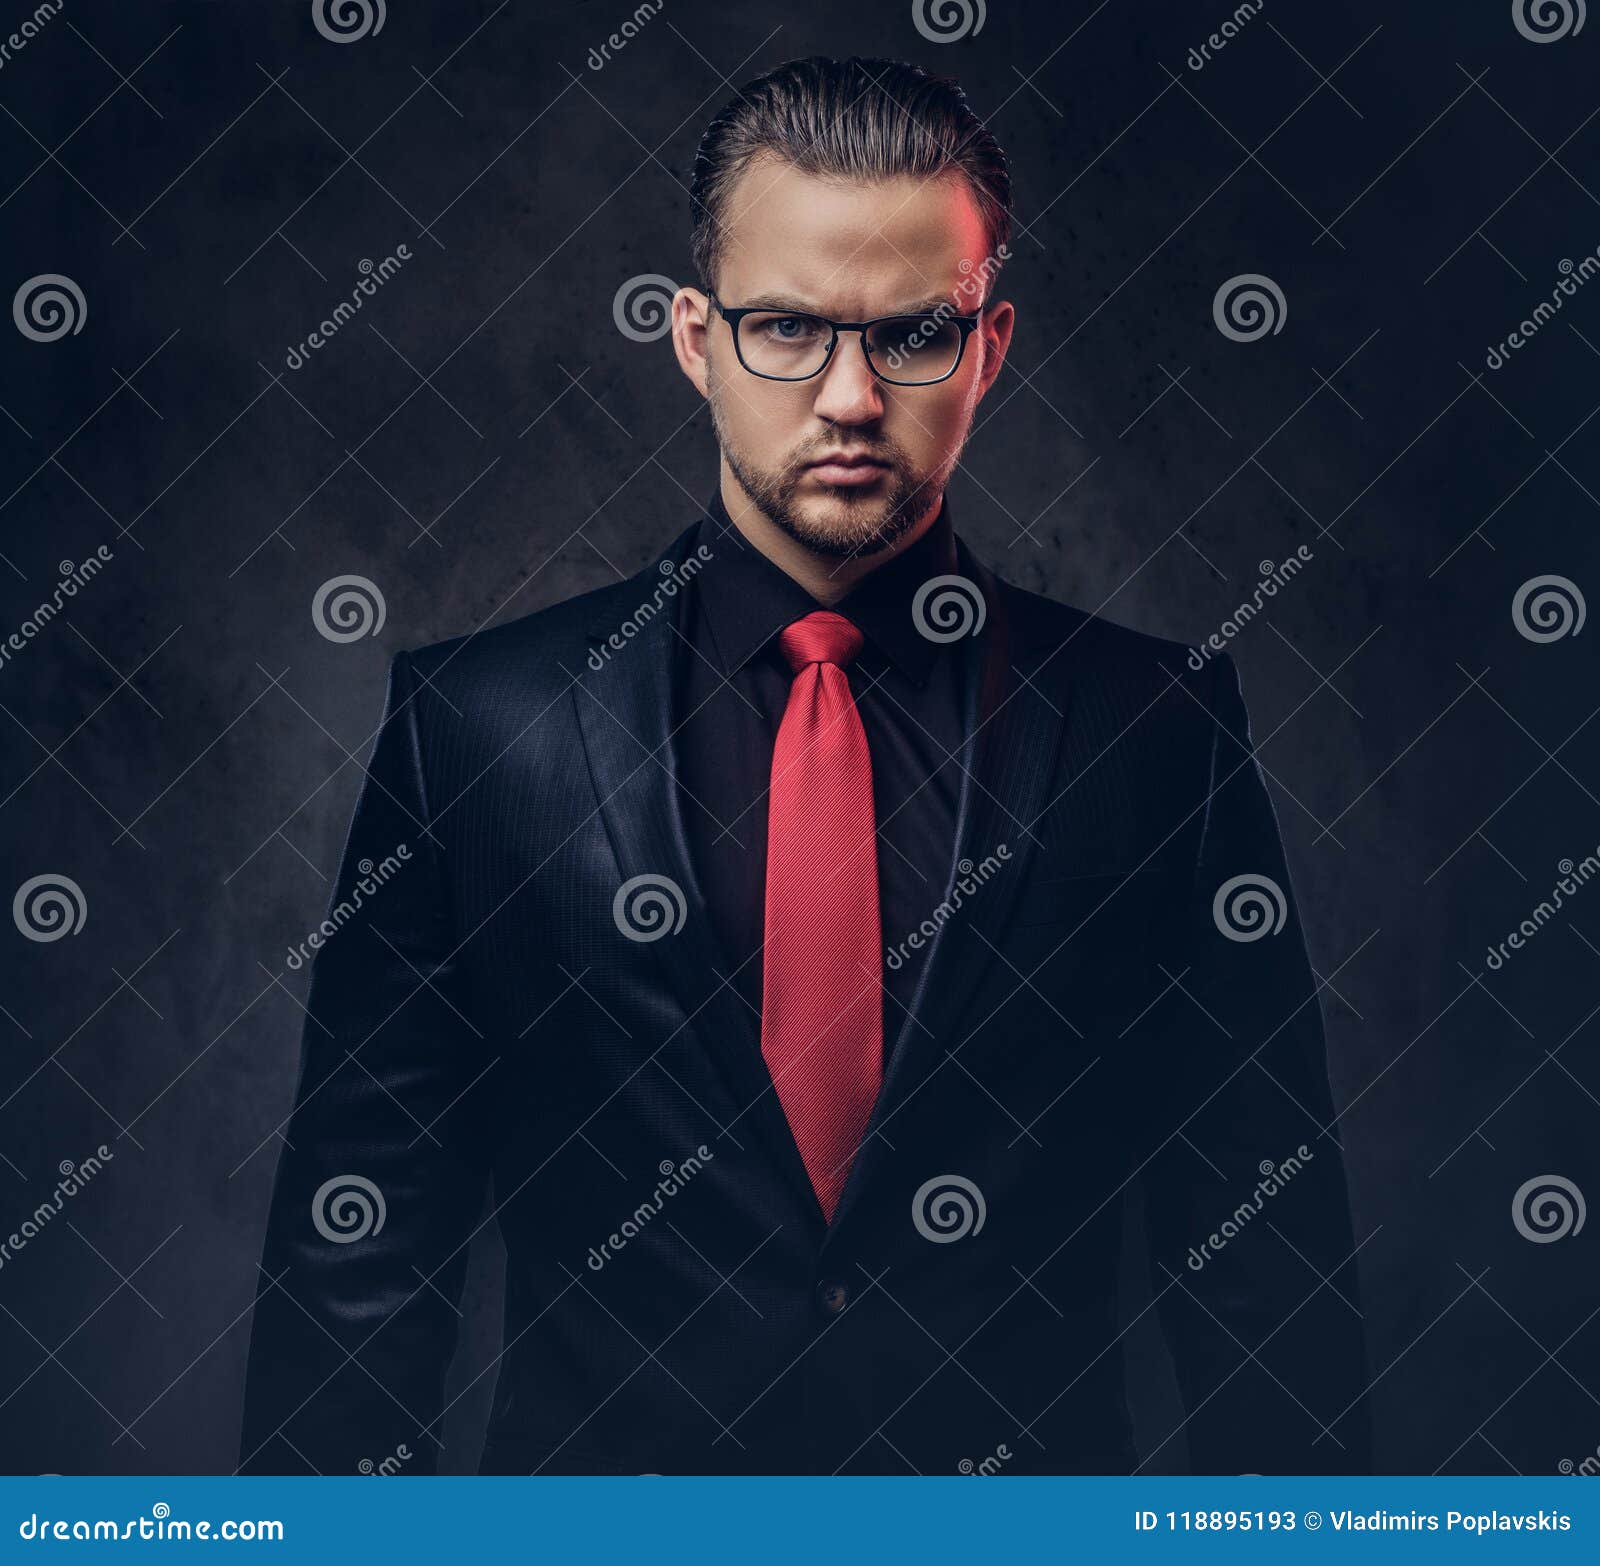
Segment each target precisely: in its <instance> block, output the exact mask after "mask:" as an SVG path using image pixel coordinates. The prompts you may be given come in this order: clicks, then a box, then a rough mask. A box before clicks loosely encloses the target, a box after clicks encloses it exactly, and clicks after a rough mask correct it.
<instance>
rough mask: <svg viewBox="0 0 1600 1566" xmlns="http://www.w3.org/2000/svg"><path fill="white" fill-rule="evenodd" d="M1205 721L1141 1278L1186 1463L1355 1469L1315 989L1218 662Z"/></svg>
mask: <svg viewBox="0 0 1600 1566" xmlns="http://www.w3.org/2000/svg"><path fill="white" fill-rule="evenodd" d="M1211 716H1212V717H1213V719H1214V720H1215V721H1214V723H1212V724H1209V725H1207V727H1208V729H1209V730H1210V739H1211V746H1212V754H1211V766H1210V774H1209V780H1208V783H1207V792H1208V796H1209V797H1208V801H1207V803H1206V804H1205V806H1204V808H1203V811H1202V823H1203V824H1202V826H1201V829H1200V833H1199V845H1198V854H1197V859H1196V864H1195V877H1194V882H1193V885H1192V887H1191V889H1190V892H1189V896H1188V900H1187V905H1186V907H1185V908H1184V910H1183V913H1182V924H1181V949H1180V950H1179V951H1177V952H1175V953H1174V954H1173V962H1172V966H1171V973H1172V976H1173V977H1174V979H1175V980H1177V982H1176V983H1174V984H1173V986H1172V988H1171V989H1170V990H1169V991H1168V993H1167V995H1166V997H1165V998H1164V1000H1163V1003H1162V1004H1163V1018H1162V1022H1161V1025H1160V1029H1159V1034H1158V1037H1159V1048H1160V1051H1161V1054H1160V1057H1159V1058H1160V1077H1161V1080H1162V1081H1163V1082H1164V1084H1165V1085H1166V1086H1167V1088H1168V1091H1167V1092H1166V1093H1165V1094H1163V1095H1161V1096H1160V1097H1158V1098H1157V1100H1156V1101H1157V1103H1159V1104H1161V1105H1162V1106H1163V1109H1164V1114H1163V1115H1162V1117H1161V1119H1160V1123H1159V1124H1158V1126H1157V1127H1156V1128H1155V1137H1156V1139H1157V1140H1159V1139H1160V1138H1161V1137H1163V1136H1165V1137H1166V1141H1165V1142H1164V1143H1162V1145H1161V1147H1160V1150H1159V1152H1158V1153H1157V1154H1156V1156H1155V1157H1154V1158H1153V1159H1152V1160H1151V1162H1150V1163H1149V1164H1148V1165H1147V1166H1146V1168H1145V1171H1144V1175H1143V1177H1142V1179H1143V1185H1144V1194H1145V1211H1146V1222H1147V1226H1148V1231H1149V1234H1150V1241H1151V1248H1152V1261H1153V1266H1152V1282H1153V1285H1154V1287H1155V1288H1156V1290H1158V1291H1161V1292H1160V1307H1159V1309H1160V1314H1161V1319H1162V1324H1163V1328H1164V1330H1165V1332H1166V1336H1167V1339H1168V1343H1169V1346H1170V1348H1171V1351H1172V1356H1173V1361H1174V1365H1175V1369H1176V1372H1177V1377H1178V1382H1179V1387H1180V1390H1181V1392H1182V1395H1183V1401H1184V1405H1185V1410H1186V1414H1187V1419H1186V1422H1185V1428H1186V1433H1187V1437H1188V1443H1189V1451H1190V1461H1191V1466H1192V1468H1193V1471H1194V1472H1196V1473H1232V1474H1240V1473H1260V1474H1270V1473H1283V1474H1297V1473H1299V1474H1314V1473H1363V1472H1368V1473H1369V1472H1371V1463H1372V1456H1371V1433H1370V1425H1369V1414H1368V1407H1367V1399H1366V1388H1367V1386H1368V1382H1369V1376H1368V1373H1367V1367H1366V1359H1365V1351H1364V1340H1363V1334H1362V1317H1361V1314H1360V1309H1361V1301H1360V1296H1359V1292H1358V1285H1357V1267H1356V1262H1355V1260H1354V1253H1355V1241H1354V1239H1353V1237H1352V1232H1351V1227H1352V1226H1351V1216H1350V1205H1349V1197H1348V1192H1347V1188H1346V1181H1345V1169H1344V1159H1343V1153H1342V1149H1341V1145H1340V1141H1339V1132H1340V1128H1339V1126H1338V1125H1336V1124H1334V1123H1333V1121H1334V1110H1333V1107H1332V1103H1331V1095H1330V1092H1329V1086H1328V1071H1327V1052H1326V1044H1325V1040H1324V1036H1323V1024H1322V1013H1321V1009H1320V1006H1319V1003H1318V991H1317V981H1316V979H1315V977H1314V976H1313V974H1312V971H1311V965H1310V962H1309V961H1308V959H1307V953H1306V944H1305V937H1304V934H1303V931H1302V929H1301V924H1300V918H1299V913H1298V909H1297V907H1296V904H1295V898H1294V893H1293V889H1292V887H1291V885H1290V879H1289V869H1288V865H1287V862H1286V860H1285V857H1284V850H1283V843H1282V839H1281V836H1280V833H1279V829H1278V821H1277V817H1276V815H1275V813H1274V809H1273V805H1272V801H1271V798H1270V796H1269V795H1268V793H1267V788H1266V784H1265V782H1264V780H1263V777H1262V773H1261V769H1260V767H1259V765H1258V763H1257V762H1256V760H1255V755H1254V751H1253V748H1252V743H1251V736H1250V725H1249V720H1248V718H1247V716H1246V712H1245V705H1244V699H1243V696H1242V694H1241V692H1240V688H1239V676H1238V672H1237V670H1236V668H1235V667H1234V663H1233V660H1232V658H1231V657H1229V656H1226V655H1224V656H1222V657H1220V658H1219V659H1218V660H1217V661H1216V663H1215V665H1214V677H1213V685H1212V693H1211ZM1169 1133H1170V1134H1169ZM1163 1433H1164V1432H1163Z"/></svg>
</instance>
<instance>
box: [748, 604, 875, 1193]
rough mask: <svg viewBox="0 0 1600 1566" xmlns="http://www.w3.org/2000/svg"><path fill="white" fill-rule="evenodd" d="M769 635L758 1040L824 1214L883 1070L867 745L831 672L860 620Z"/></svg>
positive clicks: (829, 617)
mask: <svg viewBox="0 0 1600 1566" xmlns="http://www.w3.org/2000/svg"><path fill="white" fill-rule="evenodd" d="M778 642H779V645H780V646H781V647H782V648H783V653H784V656H785V657H786V658H787V659H788V660H789V666H790V668H792V669H793V670H794V684H793V685H791V686H790V687H789V704H788V706H787V707H785V708H784V712H783V722H782V724H781V725H780V726H779V728H778V738H777V743H776V744H775V745H774V746H773V750H772V791H771V796H770V801H769V811H768V823H767V909H766V941H765V946H766V951H765V958H764V962H763V967H762V998H761V1053H762V1055H763V1056H764V1057H765V1059H766V1062H767V1069H768V1070H769V1071H770V1072H771V1073H772V1080H773V1085H774V1087H775V1088H776V1089H777V1094H778V1100H779V1102H780V1103H781V1104H782V1105H783V1112H784V1114H786V1115H787V1116H788V1117H789V1127H790V1129H791V1130H792V1131H793V1133H794V1139H795V1144H796V1146H798V1147H799V1149H800V1157H801V1159H802V1160H803V1161H804V1163H805V1166H806V1173H807V1174H808V1175H810V1177H811V1184H812V1187H813V1188H814V1189H815V1191H816V1193H817V1200H818V1202H820V1203H821V1205H822V1211H823V1213H824V1214H825V1215H826V1216H827V1218H828V1220H829V1221H830V1222H831V1221H832V1219H833V1212H834V1208H836V1207H837V1206H838V1205H839V1194H840V1192H841V1191H843V1190H844V1183H845V1178H846V1176H848V1175H849V1173H850V1164H851V1161H852V1160H853V1159H854V1158H855V1155H856V1149H857V1148H858V1147H859V1146H860V1144H861V1138H862V1136H863V1134H864V1133H865V1131H866V1129H867V1120H868V1118H869V1117H870V1116H871V1114H872V1106H873V1103H874V1101H875V1100H876V1099H877V1096H878V1088H879V1086H880V1084H881V1083H882V1080H883V967H882V961H883V959H882V956H881V951H880V945H881V943H880V940H879V929H878V845H877V837H876V822H875V820H874V815H873V805H872V758H871V757H870V756H869V755H868V753H867V736H866V732H865V731H864V730H863V729H862V727H861V715H860V714H859V713H858V712H857V711H856V703H855V698H854V697H853V696H852V695H851V694H850V681H849V679H848V677H847V676H846V675H845V672H844V671H845V665H846V664H848V663H849V662H850V660H851V659H852V658H854V657H855V655H856V654H857V653H858V652H860V651H861V633H860V631H858V630H857V629H856V628H855V626H853V625H852V624H851V623H850V622H849V621H848V620H847V619H845V617H844V616H843V615H842V614H833V613H832V612H831V611H829V610H826V609H823V610H818V611H817V612H816V613H815V614H808V615H807V616H806V617H805V618H804V619H803V620H797V621H796V622H795V623H794V624H793V625H790V626H787V627H785V629H784V630H783V631H782V632H781V633H780V634H779V637H778Z"/></svg>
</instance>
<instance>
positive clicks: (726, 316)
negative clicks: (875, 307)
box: [706, 289, 988, 386]
mask: <svg viewBox="0 0 1600 1566" xmlns="http://www.w3.org/2000/svg"><path fill="white" fill-rule="evenodd" d="M706 298H707V299H708V300H709V301H710V302H711V303H712V304H713V305H714V306H715V307H716V311H717V314H718V315H720V316H721V317H722V319H723V320H724V321H726V322H727V323H728V330H729V331H731V332H732V333H733V351H734V354H735V356H736V357H737V358H738V360H739V365H740V368H741V369H743V370H744V371H745V373H746V374H748V375H754V376H755V377H756V378H757V379H758V380H763V381H777V382H778V383H779V384H780V385H785V386H798V385H799V384H800V383H801V382H802V381H811V380H815V379H816V378H817V376H819V375H821V374H822V372H823V371H824V370H825V369H827V368H828V366H829V365H830V364H831V363H832V362H833V351H834V349H835V348H837V347H838V346H839V333H840V332H859V333H860V334H861V357H862V358H863V359H865V360H866V361H867V368H868V369H869V370H871V371H872V373H873V375H874V376H875V377H876V378H877V379H878V380H880V381H882V382H883V384H884V385H885V386H938V385H940V384H941V383H942V382H944V381H947V380H949V379H950V377H951V376H952V375H954V374H955V373H956V371H957V370H959V369H960V368H961V361H962V360H963V359H964V358H965V357H966V354H967V339H968V338H969V337H971V336H972V334H973V332H974V331H975V330H976V329H977V327H978V323H979V322H980V321H981V320H982V319H983V312H984V311H985V310H986V309H988V305H987V304H984V305H980V306H979V307H978V309H977V310H976V311H975V312H974V313H973V314H971V315H954V314H951V315H947V316H943V317H942V318H941V319H943V320H946V321H950V322H953V323H954V324H955V325H956V326H958V327H960V328H961V341H960V342H959V343H958V344H957V345H956V357H955V362H954V363H953V364H952V365H951V366H950V368H949V369H948V370H946V371H945V372H944V374H943V375H940V376H936V377H935V378H934V379H933V380H931V381H891V380H890V379H889V377H888V376H887V375H885V374H884V373H883V372H882V371H881V370H880V369H879V368H878V367H877V365H876V364H874V363H873V362H872V350H871V349H870V348H868V347H867V329H868V328H869V327H873V326H877V325H878V324H879V323H880V322H882V321H913V320H919V319H926V318H928V317H930V316H936V315H938V311H936V310H897V311H896V312H895V313H894V314H893V315H875V316H873V317H872V319H871V320H870V321H833V320H829V318H828V317H827V316H825V315H818V314H817V312H816V311H815V310H784V309H777V308H774V307H773V306H772V305H735V306H733V307H732V308H731V309H730V308H729V307H728V306H727V305H725V304H723V302H722V301H721V300H720V299H718V298H717V296H716V294H715V293H713V292H711V291H710V290H709V289H708V290H707V292H706ZM747 315H793V316H804V317H805V318H806V319H807V320H811V321H820V322H821V323H822V325H824V326H826V327H827V328H828V330H829V331H830V332H832V333H833V336H832V337H831V338H830V340H829V342H828V347H827V351H826V352H825V353H824V354H823V356H822V363H821V364H819V365H818V366H817V367H816V369H814V370H812V371H811V372H810V374H808V375H767V374H766V373H764V372H763V371H761V370H752V369H751V368H750V366H749V364H748V363H747V362H746V360H745V356H744V349H743V348H742V347H741V346H740V345H739V323H740V321H742V320H743V319H744V318H745V317H746V316H747Z"/></svg>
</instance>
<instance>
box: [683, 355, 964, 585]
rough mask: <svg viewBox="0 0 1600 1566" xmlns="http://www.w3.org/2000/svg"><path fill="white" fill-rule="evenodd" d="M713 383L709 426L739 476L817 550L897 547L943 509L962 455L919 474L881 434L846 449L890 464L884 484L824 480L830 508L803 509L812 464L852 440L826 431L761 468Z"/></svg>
mask: <svg viewBox="0 0 1600 1566" xmlns="http://www.w3.org/2000/svg"><path fill="white" fill-rule="evenodd" d="M709 387H710V394H709V396H708V397H707V402H708V404H709V406H710V408H711V425H712V428H713V429H714V430H715V431H716V436H717V444H718V445H719V446H720V447H721V448H722V455H723V457H724V459H725V460H726V461H727V464H728V467H729V469H730V470H731V471H732V473H733V476H734V477H735V478H736V479H738V481H739V483H740V485H741V487H742V488H743V489H744V492H745V494H747V495H748V496H749V497H750V499H751V501H752V502H753V503H754V505H755V507H756V509H757V510H758V511H759V512H760V513H761V514H762V515H763V516H764V517H766V518H767V520H768V521H769V522H771V523H772V525H773V526H774V527H776V528H777V529H778V530H779V531H780V532H783V533H786V534H787V535H788V536H789V537H790V538H792V539H793V540H794V541H795V542H796V543H797V544H800V545H801V546H803V547H804V548H806V549H808V550H810V551H811V552H812V553H813V554H818V555H826V556H830V557H833V558H836V559H852V558H855V557H858V556H862V555H876V554H881V553H882V552H883V551H884V550H886V549H890V548H892V547H893V546H894V545H895V544H897V543H898V542H899V541H900V540H901V539H902V538H904V537H905V535H906V534H907V533H908V532H910V530H911V529H912V528H913V527H915V526H916V524H917V522H918V521H919V520H920V519H921V517H922V516H923V515H924V514H925V513H926V512H927V511H929V510H930V509H936V508H937V506H938V502H939V497H940V496H941V495H942V494H943V493H944V486H945V482H946V481H947V480H948V478H949V477H950V474H951V472H952V471H953V470H954V468H955V465H956V461H957V459H958V457H959V456H960V452H959V450H958V451H956V452H954V453H952V454H951V455H950V457H949V459H948V460H947V461H946V462H945V463H943V464H941V465H940V467H939V468H938V469H936V470H935V471H934V472H932V473H926V474H922V475H918V474H917V473H916V472H914V471H913V469H912V467H911V464H910V462H909V460H908V459H907V457H906V454H905V452H904V451H903V450H902V449H901V448H900V447H899V446H898V445H896V443H895V442H894V441H892V440H888V439H886V438H884V437H882V436H880V437H879V438H878V439H876V440H873V441H869V442H866V443H864V444H862V445H860V446H848V448H847V449H849V450H851V451H859V452H860V454H861V455H863V456H870V457H872V458H873V460H874V461H879V462H882V463H884V464H885V465H886V467H887V469H888V475H887V478H886V480H885V483H884V484H883V485H874V486H873V487H872V492H871V493H870V494H869V493H864V492H863V491H862V489H861V488H859V487H857V486H854V485H843V484H823V485H821V486H820V494H821V496H822V497H825V507H826V509H825V510H824V511H823V512H822V514H821V515H816V514H814V513H813V512H810V511H807V510H805V509H802V504H803V503H802V502H801V501H800V499H799V492H800V486H801V485H802V484H803V483H807V482H814V481H811V480H809V479H808V475H807V467H808V465H809V464H810V463H812V462H814V461H816V459H817V458H818V457H819V456H820V455H821V454H822V453H823V452H824V451H827V450H829V449H831V448H833V447H844V446H846V445H847V443H845V442H842V441H840V440H838V439H837V438H835V437H834V436H832V435H829V434H823V435H822V436H820V437H819V438H818V439H817V440H815V441H810V442H807V444H806V445H805V446H804V447H802V448H801V449H800V450H799V451H797V452H796V453H795V454H794V455H793V456H791V457H790V458H789V460H788V461H786V462H785V463H784V464H783V465H782V466H781V467H777V468H766V467H762V466H760V465H759V464H758V463H756V462H755V461H754V460H753V459H752V458H751V457H750V456H749V455H748V454H747V453H745V452H743V451H741V450H740V449H739V447H738V445H737V444H736V443H735V441H734V439H733V436H732V432H731V431H730V430H729V429H728V427H727V423H726V421H725V420H724V419H723V417H722V408H721V396H720V388H719V385H718V381H717V377H716V375H715V373H714V372H713V374H712V375H711V377H710V381H709ZM885 486H886V487H885Z"/></svg>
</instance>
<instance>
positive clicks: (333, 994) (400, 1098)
mask: <svg viewBox="0 0 1600 1566" xmlns="http://www.w3.org/2000/svg"><path fill="white" fill-rule="evenodd" d="M414 698H415V688H414V683H413V675H412V671H411V666H410V661H409V659H408V658H407V656H406V654H404V653H400V654H398V655H397V656H396V657H395V659H394V662H393V664H392V666H391V669H390V674H389V687H388V697H387V702H386V708H385V713H384V719H383V723H382V726H381V728H380V729H379V732H378V739H377V742H376V745H375V747H374V749H373V753H372V757H371V760H370V761H369V763H368V766H367V772H366V776H365V779H364V782H363V785H362V789H361V794H360V798H359V801H358V803H357V806H356V811H355V816H354V819H353V820H352V822H351V825H350V829H349V833H348V836H347V839H346V842H345V847H344V852H343V855H342V858H341V862H340V866H339V872H338V882H337V886H336V888H335V890H334V892H333V894H332V898H331V900H330V905H329V910H328V917H327V919H326V920H325V921H324V923H323V924H322V926H321V930H320V934H319V936H317V937H315V939H316V940H318V941H319V943H320V944H319V945H318V947H317V949H316V951H315V955H314V958H313V960H312V976H311V986H310V996H309V1000H308V1003H307V1008H306V1017H305V1022H304V1031H303V1036H302V1044H301V1056H300V1076H299V1083H298V1087H297V1090H296V1094H295V1101H294V1109H293V1113H292V1115H291V1117H290V1119H289V1121H288V1124H287V1125H286V1126H285V1127H283V1128H282V1140H283V1146H282V1150H281V1153H280V1156H279V1162H278V1168H277V1177H276V1181H275V1184H274V1187H273V1193H272V1202H271V1208H270V1212H269V1216H268V1222H267V1233H266V1241H265V1245H264V1248H263V1253H262V1258H261V1273H260V1276H259V1278H258V1280H257V1285H256V1287H257V1295H256V1304H255V1315H254V1323H253V1327H252V1333H251V1340H250V1353H249V1364H248V1369H247V1373H246V1384H245V1404H244V1422H243V1431H242V1436H241V1449H240V1468H241V1471H243V1472H246V1473H306V1472H308V1471H315V1472H318V1473H324V1474H353V1473H358V1472H366V1471H370V1470H369V1469H368V1467H366V1466H365V1465H371V1466H372V1467H378V1466H380V1465H383V1464H385V1463H386V1462H387V1463H390V1464H392V1467H391V1468H389V1469H385V1470H384V1471H386V1472H390V1471H393V1472H400V1473H430V1472H433V1471H435V1469H436V1463H437V1456H438V1451H439V1437H440V1435H441V1431H440V1427H439V1425H440V1417H441V1406H442V1402H443V1387H444V1378H445V1373H446V1371H447V1369H448V1366H449V1361H450V1357H451V1354H452V1352H453V1349H454V1346H455V1341H456V1327H457V1322H458V1316H457V1313H456V1304H457V1301H458V1300H459V1298H460V1294H461V1288H462V1282H463V1279H464V1276H465V1271H466V1259H467V1241H468V1239H469V1237H470V1235H471V1233H472V1230H473V1228H474V1226H475V1225H476V1223H477V1222H478V1217H479V1213H480V1208H481V1202H482V1197H483V1190H484V1183H485V1178H486V1174H487V1143H488V1138H487V1136H486V1134H485V1129H484V1126H483V1125H482V1123H481V1115H482V1110H481V1107H480V1106H481V1103H482V1095H483V1092H484V1087H483V1084H482V1083H480V1081H479V1079H480V1077H482V1076H483V1074H484V1073H485V1071H486V1070H487V1061H486V1059H485V1056H486V1050H485V1046H484V1042H483V1040H482V1038H481V1036H480V1034H479V1033H478V1030H477V1028H476V1027H475V1026H474V1024H473V1022H472V1019H471V1015H470V1008H469V1006H468V1004H467V1002H466V999H465V997H464V996H463V994H462V992H461V974H460V970H459V966H458V962H457V952H456V948H457V944H458V941H459V938H460V937H459V933H458V932H457V931H456V930H455V929H454V928H453V921H452V919H451V916H450V911H449V901H448V888H447V884H446V881H445V877H444V874H443V868H442V853H441V850H440V848H439V846H438V843H437V841H436V839H435V838H434V837H433V836H432V835H431V833H430V831H429V817H428V806H429V802H428V799H427V797H426V790H425V787H424V783H423V771H422V750H421V738H420V733H419V723H418V713H417V702H416V700H415V699H414ZM291 963H292V959H291ZM491 1080H492V1079H491Z"/></svg>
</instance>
